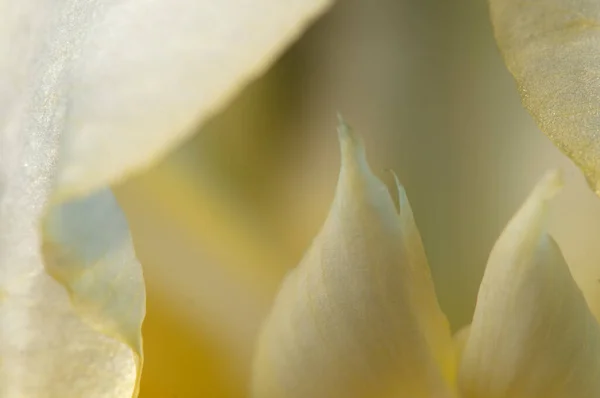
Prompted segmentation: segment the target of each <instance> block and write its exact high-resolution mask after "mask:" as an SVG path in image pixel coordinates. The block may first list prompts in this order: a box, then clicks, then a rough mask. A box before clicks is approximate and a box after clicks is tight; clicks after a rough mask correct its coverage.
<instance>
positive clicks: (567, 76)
mask: <svg viewBox="0 0 600 398" xmlns="http://www.w3.org/2000/svg"><path fill="white" fill-rule="evenodd" d="M489 4H490V11H491V18H492V23H493V25H494V33H495V36H496V40H497V42H498V46H499V47H500V50H501V51H502V53H503V55H504V60H505V62H506V65H507V66H508V69H509V70H510V72H511V73H512V74H513V76H514V78H515V80H516V82H517V85H518V87H519V91H520V93H521V98H522V100H523V104H524V106H525V107H526V108H527V110H529V112H530V113H531V115H532V116H533V117H534V118H535V120H536V121H537V123H538V125H539V126H540V129H541V130H542V131H543V132H544V133H545V134H546V135H547V136H548V137H549V138H550V139H551V140H552V142H554V144H555V145H557V146H558V147H559V148H560V149H561V150H562V151H563V152H564V153H566V154H567V155H568V156H569V157H570V158H571V159H572V160H573V161H574V162H575V163H576V164H577V165H578V166H579V167H580V168H581V169H582V170H583V172H584V173H585V175H586V177H587V179H588V181H589V183H590V185H591V186H592V187H593V188H594V189H595V191H596V193H597V194H599V195H600V139H599V133H598V125H599V124H600V112H598V109H599V107H600V29H599V27H600V22H599V21H600V2H598V1H596V0H543V1H541V0H489Z"/></svg>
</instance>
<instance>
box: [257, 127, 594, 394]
mask: <svg viewBox="0 0 600 398" xmlns="http://www.w3.org/2000/svg"><path fill="white" fill-rule="evenodd" d="M339 135H340V143H341V148H342V166H341V171H340V175H339V180H338V186H337V190H336V194H335V198H334V201H333V204H332V205H331V209H330V212H329V215H328V217H327V220H326V221H325V223H324V225H323V227H322V229H321V231H320V232H319V234H318V235H317V237H316V238H315V239H314V241H313V243H312V245H311V247H310V248H309V249H308V251H307V252H306V254H305V255H304V258H303V260H302V261H301V263H300V264H299V266H298V267H297V268H296V269H294V270H293V271H292V272H290V273H289V275H288V276H287V277H286V279H285V281H284V282H283V284H282V287H281V290H280V292H279V293H278V296H277V299H276V301H275V303H274V306H273V309H272V312H271V314H270V315H269V317H268V319H267V321H266V323H265V325H264V328H263V330H262V333H261V337H260V341H259V344H258V348H257V352H256V360H255V364H254V379H253V386H252V393H253V397H255V398H296V397H298V398H299V397H314V398H321V397H323V398H325V397H346V398H348V397H350V398H361V397H395V398H404V397H406V398H432V397H435V398H444V397H448V398H450V397H463V398H542V397H544V398H546V397H549V398H563V397H564V398H567V397H568V398H592V397H597V396H599V395H600V327H599V325H598V323H597V321H596V320H595V318H594V317H593V315H592V314H591V312H590V310H589V308H588V306H587V304H586V302H585V299H584V297H583V295H582V293H581V291H580V290H579V289H578V287H577V285H576V284H575V282H574V281H573V279H572V277H571V274H570V272H569V269H568V267H567V265H566V263H565V261H564V259H563V257H562V255H561V253H560V250H559V248H558V245H557V244H556V243H555V242H554V240H553V239H552V238H551V237H550V236H549V235H548V234H547V233H546V232H545V229H544V222H545V219H546V215H547V207H548V202H549V201H550V200H551V199H552V198H553V197H554V196H555V195H556V193H557V192H558V191H559V190H560V187H561V179H560V176H559V173H557V172H549V173H547V174H546V175H545V176H544V177H543V178H542V179H541V180H540V182H539V183H538V184H537V186H536V187H535V188H534V190H533V191H532V193H531V194H530V196H529V197H528V198H527V200H526V201H525V203H524V204H523V206H522V207H521V209H520V210H519V211H518V212H517V213H516V215H515V216H514V217H513V219H512V220H511V221H510V222H509V223H508V225H507V226H506V228H505V229H504V231H503V232H502V234H501V235H500V237H499V239H498V240H497V242H496V244H495V245H494V248H493V249H492V251H491V253H490V256H489V260H488V264H487V268H486V271H485V275H484V278H483V281H482V283H481V287H480V291H479V295H478V299H477V306H476V309H475V314H474V316H473V322H472V324H471V326H470V328H469V329H468V330H467V331H463V332H461V333H460V335H459V336H458V337H457V341H455V342H453V340H452V337H451V335H450V330H449V326H448V323H447V321H446V319H445V317H444V315H443V314H442V312H441V310H440V309H439V307H438V304H437V300H436V297H435V292H434V287H433V284H432V281H431V278H430V275H429V270H428V267H427V260H426V257H425V253H424V250H423V246H422V243H421V239H420V237H419V233H418V230H417V228H416V226H415V223H414V219H413V215H412V211H411V208H410V205H409V202H408V200H407V197H406V194H405V192H404V189H403V188H402V186H400V185H399V184H398V191H399V194H398V196H399V204H398V206H399V211H397V210H396V208H395V206H394V203H393V201H392V199H391V197H390V195H389V193H388V191H387V189H386V187H385V185H384V184H383V183H382V182H381V181H380V180H379V179H377V177H375V175H374V174H373V173H372V172H371V170H370V168H369V166H368V164H367V161H366V157H365V151H364V147H363V145H362V143H361V141H360V139H359V137H358V136H357V135H355V134H354V133H352V132H350V130H349V129H348V128H347V127H346V126H345V125H344V124H341V126H340V128H339Z"/></svg>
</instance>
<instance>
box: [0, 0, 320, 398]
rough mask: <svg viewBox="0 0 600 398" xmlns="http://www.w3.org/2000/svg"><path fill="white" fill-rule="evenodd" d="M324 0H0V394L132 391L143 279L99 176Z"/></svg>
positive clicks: (275, 43) (253, 66)
mask: <svg viewBox="0 0 600 398" xmlns="http://www.w3.org/2000/svg"><path fill="white" fill-rule="evenodd" d="M329 3H330V2H328V1H327V0H308V1H305V0H286V1H279V0H261V1H249V0H223V1H208V0H203V1H197V0H173V1H158V0H149V1H134V0H118V1H117V0H107V1H94V0H91V1H87V0H86V1H84V0H22V1H21V0H20V1H8V0H0V396H1V397H3V398H5V397H7V398H21V397H42V398H44V397H49V398H54V397H57V398H65V397H66V398H70V397H86V398H87V397H92V398H96V397H110V398H115V397H131V396H132V395H136V391H135V389H136V387H135V384H136V376H138V375H139V370H140V366H141V336H140V326H141V322H142V319H143V316H144V286H143V280H142V274H141V267H140V265H139V263H138V262H137V260H136V259H135V255H134V252H133V248H132V245H131V239H130V236H129V232H128V228H127V223H126V222H125V219H124V217H123V215H122V214H121V211H120V209H119V207H118V205H117V203H116V201H115V200H114V198H113V196H112V193H111V192H110V191H109V190H107V189H106V187H107V185H108V184H111V183H114V182H115V181H117V180H118V179H121V178H124V177H125V176H127V175H128V174H130V173H131V172H133V171H135V170H137V169H139V168H140V167H143V166H145V165H147V164H148V163H149V162H151V161H153V160H156V158H157V157H159V156H160V155H162V154H163V153H165V152H166V151H167V150H169V149H170V148H172V147H173V146H174V145H176V144H177V143H179V142H181V141H182V140H183V139H184V138H185V137H186V136H187V135H189V134H190V133H191V132H192V131H193V127H194V126H195V124H196V123H198V122H201V121H203V120H204V119H205V118H207V117H208V116H209V115H210V114H211V113H214V112H216V111H217V110H218V108H219V107H220V106H222V105H223V104H224V102H225V101H226V100H227V99H228V98H230V97H231V96H232V95H233V94H234V93H235V91H236V90H238V89H239V88H240V87H241V86H242V85H243V84H244V83H246V82H248V81H249V80H250V79H251V78H252V77H254V76H255V75H257V74H258V73H260V72H261V71H263V70H264V69H265V68H266V67H267V66H268V65H269V64H270V63H271V62H272V61H273V59H274V57H275V56H276V55H277V54H278V53H279V52H281V51H282V50H283V48H284V47H285V46H286V45H287V44H288V43H289V42H290V41H291V40H293V39H294V38H295V37H297V36H298V34H299V33H300V31H301V30H302V28H303V27H304V26H305V24H306V22H307V21H309V20H311V19H312V18H313V17H315V16H316V15H317V14H318V13H319V12H321V11H323V10H324V9H325V7H326V6H327V5H328V4H329ZM40 227H41V229H42V231H41V232H40V231H39V230H40ZM42 255H43V257H42ZM44 265H45V267H46V268H45V267H44ZM50 275H52V277H51V276H50ZM136 362H137V365H138V366H137V369H136ZM136 370H137V371H136Z"/></svg>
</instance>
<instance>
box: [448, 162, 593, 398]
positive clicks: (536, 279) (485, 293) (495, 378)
mask: <svg viewBox="0 0 600 398" xmlns="http://www.w3.org/2000/svg"><path fill="white" fill-rule="evenodd" d="M560 185H561V183H560V178H559V176H558V174H557V173H549V174H547V175H546V176H545V177H544V179H543V180H542V181H541V182H540V183H539V184H538V186H537V187H536V188H535V189H534V191H533V192H532V194H531V195H530V197H529V198H528V199H527V201H526V202H525V204H524V205H523V207H522V208H521V209H520V210H519V211H518V212H517V214H516V215H515V216H514V218H513V219H512V220H511V221H510V223H509V224H508V226H507V227H506V229H505V230H504V232H503V233H502V235H501V236H500V238H499V239H498V241H497V242H496V244H495V246H494V248H493V249H492V252H491V254H490V258H489V261H488V265H487V269H486V271H485V275H484V277H483V281H482V283H481V288H480V291H479V295H478V298H477V307H476V309H475V315H474V317H473V323H472V325H471V330H470V333H469V336H468V339H467V343H466V346H465V348H464V351H463V355H462V362H461V366H460V375H459V382H460V386H461V390H462V392H463V396H464V397H465V398H594V397H598V396H600V328H599V327H598V324H597V323H596V321H595V319H594V317H593V316H592V314H591V313H590V311H589V309H588V306H587V304H586V302H585V299H584V297H583V295H582V294H581V291H580V290H579V288H578V287H577V285H576V284H575V282H574V281H573V278H572V277H571V274H570V272H569V268H568V266H567V265H566V263H565V261H564V259H563V257H562V254H561V253H560V250H559V248H558V246H557V245H556V243H555V242H554V241H553V240H552V238H551V237H550V236H548V235H547V234H546V233H545V231H544V221H545V218H546V213H547V204H548V201H549V200H550V199H551V198H552V197H553V196H554V195H555V194H556V192H557V191H558V189H559V187H560Z"/></svg>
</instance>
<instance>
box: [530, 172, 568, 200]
mask: <svg viewBox="0 0 600 398" xmlns="http://www.w3.org/2000/svg"><path fill="white" fill-rule="evenodd" d="M563 186H564V178H563V173H562V171H561V170H550V171H547V172H546V174H544V176H543V177H542V178H541V180H540V181H539V182H538V183H537V185H536V187H535V188H534V191H533V194H532V196H533V197H537V198H540V199H541V200H550V199H552V198H554V197H555V196H556V195H557V194H558V193H559V192H560V191H561V189H562V188H563Z"/></svg>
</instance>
